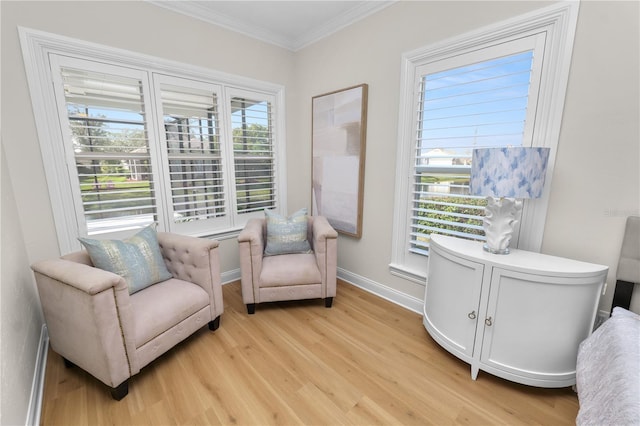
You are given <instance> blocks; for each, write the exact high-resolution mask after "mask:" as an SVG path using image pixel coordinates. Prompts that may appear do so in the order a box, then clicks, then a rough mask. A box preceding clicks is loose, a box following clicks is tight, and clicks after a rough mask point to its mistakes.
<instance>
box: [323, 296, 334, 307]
mask: <svg viewBox="0 0 640 426" xmlns="http://www.w3.org/2000/svg"><path fill="white" fill-rule="evenodd" d="M332 304H333V297H327V298H326V299H324V306H325V308H330V307H331V305H332Z"/></svg>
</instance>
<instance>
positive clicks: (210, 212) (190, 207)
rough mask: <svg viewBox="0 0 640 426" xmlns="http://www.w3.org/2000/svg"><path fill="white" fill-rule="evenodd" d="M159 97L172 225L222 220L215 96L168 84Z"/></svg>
mask: <svg viewBox="0 0 640 426" xmlns="http://www.w3.org/2000/svg"><path fill="white" fill-rule="evenodd" d="M160 94H161V99H162V108H163V119H164V124H165V135H166V140H167V152H168V154H169V155H168V159H169V180H170V185H171V203H172V208H173V211H174V215H173V220H174V222H176V223H183V222H191V221H200V220H207V219H210V218H215V217H221V216H224V215H226V197H225V194H224V178H223V170H222V160H221V147H220V141H219V134H220V131H219V129H220V124H219V117H218V95H217V94H216V93H214V92H213V91H211V90H205V89H204V88H193V87H181V86H178V85H174V84H166V83H163V84H161V85H160Z"/></svg>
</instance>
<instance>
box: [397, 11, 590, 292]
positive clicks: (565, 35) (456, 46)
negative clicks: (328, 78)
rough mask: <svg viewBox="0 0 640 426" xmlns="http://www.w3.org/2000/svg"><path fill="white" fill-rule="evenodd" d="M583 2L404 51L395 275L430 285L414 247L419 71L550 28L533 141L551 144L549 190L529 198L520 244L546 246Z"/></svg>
mask: <svg viewBox="0 0 640 426" xmlns="http://www.w3.org/2000/svg"><path fill="white" fill-rule="evenodd" d="M578 9H579V3H578V2H561V3H558V4H554V5H552V6H549V7H546V8H543V9H539V10H536V11H533V12H530V13H527V14H524V15H520V16H517V17H514V18H511V19H509V20H506V21H502V22H499V23H496V24H493V25H490V26H487V27H484V28H481V29H479V30H476V31H472V32H469V33H466V34H463V35H461V36H458V37H454V38H451V39H448V40H444V41H442V42H439V43H435V44H433V45H429V46H426V47H423V48H419V49H416V50H414V51H411V52H407V53H405V54H403V56H402V69H401V92H400V103H399V118H398V149H397V157H396V185H395V201H394V220H393V237H392V238H393V240H392V258H391V263H390V264H389V268H390V272H391V273H392V274H394V275H397V276H400V277H402V278H405V279H408V280H410V281H413V282H416V283H419V284H422V285H424V284H425V280H426V276H427V264H428V262H427V258H426V257H425V256H423V255H419V254H414V253H410V252H409V241H410V237H409V229H410V225H411V222H410V220H411V219H410V212H411V205H410V203H411V188H412V185H413V181H412V175H413V168H414V164H413V160H414V156H413V152H414V150H415V146H414V144H415V137H414V136H415V127H414V124H415V117H417V115H418V113H417V109H416V107H417V105H416V104H414V96H415V90H416V88H415V85H414V82H415V81H416V77H417V75H418V73H419V68H420V67H421V66H424V65H425V64H429V63H432V62H437V61H440V60H445V59H447V58H451V57H454V56H457V55H462V54H468V53H470V52H474V51H479V50H482V49H484V48H489V47H493V46H497V45H499V44H500V43H501V42H503V41H509V40H515V39H518V38H521V37H523V36H529V35H533V34H540V33H544V37H545V48H544V57H543V58H542V61H543V64H544V65H543V69H542V75H541V80H540V89H539V93H538V102H537V111H536V113H535V127H534V129H533V135H532V138H531V141H532V146H536V147H548V148H551V153H550V157H549V163H548V167H547V175H546V184H545V187H544V191H543V195H542V197H541V198H540V199H537V200H526V201H525V203H524V208H523V214H522V220H521V230H520V234H519V240H518V243H517V248H520V249H523V250H530V251H540V247H541V246H542V237H543V232H544V225H545V219H546V212H547V208H548V205H549V194H550V189H551V177H552V176H553V169H554V163H555V156H556V152H557V145H558V139H559V135H560V128H561V121H562V112H563V109H564V99H565V93H566V89H567V83H568V78H569V67H570V63H571V53H572V49H573V41H574V38H575V29H576V24H577V19H578Z"/></svg>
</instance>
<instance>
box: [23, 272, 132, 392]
mask: <svg viewBox="0 0 640 426" xmlns="http://www.w3.org/2000/svg"><path fill="white" fill-rule="evenodd" d="M32 269H33V271H34V273H35V278H36V284H37V287H38V295H39V297H40V303H41V306H42V311H43V313H44V317H45V321H46V324H47V331H48V334H49V340H50V344H51V348H52V349H53V350H54V351H55V352H57V353H58V354H60V355H62V356H63V357H65V358H66V359H68V360H69V361H71V362H73V363H74V364H76V365H78V366H79V367H80V368H82V369H83V370H85V371H87V372H89V373H90V374H92V375H93V376H94V377H96V378H97V379H99V380H101V381H102V382H104V383H105V384H106V385H108V386H110V387H112V388H113V387H116V386H118V385H120V384H121V383H122V382H124V381H125V380H127V379H128V378H129V377H130V376H131V375H133V374H136V373H137V372H138V371H139V370H140V369H139V368H138V363H137V360H136V354H135V343H134V331H133V330H134V324H133V317H132V312H131V303H130V300H129V288H128V286H127V283H126V282H125V280H124V278H122V277H120V276H119V275H116V274H114V273H111V272H108V271H103V270H101V269H98V268H94V267H92V266H88V265H85V264H81V263H76V262H72V261H68V260H64V259H55V260H45V261H40V262H36V263H34V264H33V265H32Z"/></svg>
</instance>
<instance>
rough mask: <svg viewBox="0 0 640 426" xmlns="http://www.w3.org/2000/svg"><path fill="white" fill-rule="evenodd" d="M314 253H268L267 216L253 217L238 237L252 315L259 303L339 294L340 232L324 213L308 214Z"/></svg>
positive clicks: (330, 297) (327, 303)
mask: <svg viewBox="0 0 640 426" xmlns="http://www.w3.org/2000/svg"><path fill="white" fill-rule="evenodd" d="M306 220H307V240H308V242H309V245H310V248H311V251H312V252H311V253H294V254H278V255H274V256H265V247H266V243H267V221H266V219H251V220H250V221H249V222H248V223H247V225H246V226H245V228H244V229H243V230H242V232H241V233H240V235H239V236H238V246H239V249H240V271H241V282H242V299H243V302H244V303H245V305H247V312H248V313H249V314H253V313H255V305H256V304H257V303H264V302H275V301H285V300H301V299H315V298H320V299H324V301H325V306H326V307H327V308H330V307H331V305H332V302H333V298H334V297H335V295H336V270H337V251H338V250H337V238H338V234H337V232H336V231H335V230H334V229H333V227H332V226H331V225H330V224H329V222H328V221H327V219H326V218H325V217H323V216H315V217H313V216H309V217H307V219H306Z"/></svg>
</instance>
